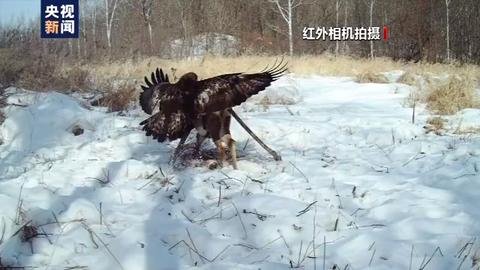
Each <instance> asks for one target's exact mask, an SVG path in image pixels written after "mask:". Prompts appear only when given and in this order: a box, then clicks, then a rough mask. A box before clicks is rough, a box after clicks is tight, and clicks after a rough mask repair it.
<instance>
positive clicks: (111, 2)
mask: <svg viewBox="0 0 480 270" xmlns="http://www.w3.org/2000/svg"><path fill="white" fill-rule="evenodd" d="M118 1H119V0H105V27H106V34H107V45H108V51H109V53H111V52H112V25H113V19H114V18H115V10H116V9H117V4H118Z"/></svg>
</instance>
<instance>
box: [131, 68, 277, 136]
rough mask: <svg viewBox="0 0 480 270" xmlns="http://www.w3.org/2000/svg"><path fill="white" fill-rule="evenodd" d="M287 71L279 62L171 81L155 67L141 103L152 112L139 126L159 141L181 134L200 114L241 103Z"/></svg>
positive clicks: (145, 110)
mask: <svg viewBox="0 0 480 270" xmlns="http://www.w3.org/2000/svg"><path fill="white" fill-rule="evenodd" d="M285 71H286V64H282V62H280V63H279V64H277V65H274V66H273V67H272V68H271V69H268V70H266V71H263V72H260V73H254V74H243V73H232V74H224V75H220V76H217V77H213V78H210V79H206V80H201V81H197V80H196V75H195V80H194V81H193V82H192V81H191V78H190V79H189V80H190V81H188V83H186V81H182V78H183V77H182V78H180V80H179V81H178V82H177V83H174V84H172V83H170V82H169V80H168V76H167V75H166V74H164V73H163V71H162V70H161V69H160V70H159V69H158V68H157V70H156V71H155V73H153V72H152V75H151V80H152V82H150V81H149V80H148V78H147V77H145V83H146V84H147V85H146V86H143V85H142V89H143V92H142V93H141V94H140V105H141V107H142V109H143V111H144V112H145V113H147V114H153V116H151V117H150V118H148V119H146V120H144V121H142V122H141V123H140V125H142V126H143V130H144V131H145V132H146V135H147V136H153V138H154V139H157V140H158V141H159V142H163V141H165V140H167V139H168V140H170V141H173V140H175V139H178V138H181V137H184V136H186V135H188V133H190V131H191V129H192V128H193V121H194V120H195V119H197V118H198V117H200V115H202V114H207V113H212V112H216V111H221V110H225V109H228V108H231V107H233V106H236V105H240V104H241V103H242V102H244V101H245V100H247V98H249V97H250V96H252V95H255V94H257V93H258V92H260V91H262V90H264V89H265V88H266V87H268V86H269V85H270V84H271V83H272V82H273V81H275V80H277V79H278V78H279V77H280V76H282V75H283V73H284V72H285Z"/></svg>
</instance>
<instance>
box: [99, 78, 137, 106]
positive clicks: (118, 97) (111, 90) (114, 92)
mask: <svg viewBox="0 0 480 270" xmlns="http://www.w3.org/2000/svg"><path fill="white" fill-rule="evenodd" d="M101 88H102V91H103V92H104V94H103V96H102V97H101V98H99V99H97V100H95V101H93V102H92V103H91V105H93V106H101V107H107V108H108V112H122V111H125V110H127V109H128V108H129V106H130V105H131V104H132V103H133V102H135V101H136V99H137V96H138V95H137V91H136V89H135V85H134V84H133V83H131V82H128V81H124V82H108V83H105V84H103V86H102V87H101Z"/></svg>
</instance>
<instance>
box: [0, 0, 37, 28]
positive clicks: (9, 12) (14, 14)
mask: <svg viewBox="0 0 480 270" xmlns="http://www.w3.org/2000/svg"><path fill="white" fill-rule="evenodd" d="M39 16H40V0H0V24H2V25H12V24H13V25H15V24H17V23H18V22H21V21H24V20H26V21H27V22H28V21H31V20H35V19H36V18H39Z"/></svg>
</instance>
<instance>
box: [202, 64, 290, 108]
mask: <svg viewBox="0 0 480 270" xmlns="http://www.w3.org/2000/svg"><path fill="white" fill-rule="evenodd" d="M285 71H286V64H284V65H282V62H280V63H279V64H278V65H274V66H273V67H272V68H271V69H268V70H266V71H264V72H260V73H254V74H243V73H233V74H225V75H220V76H217V77H213V78H210V79H206V80H202V81H199V82H198V90H199V93H198V95H197V97H196V99H195V100H194V109H195V111H196V112H197V113H211V112H216V111H220V110H225V109H228V108H231V107H234V106H237V105H240V104H241V103H243V102H244V101H245V100H247V98H249V97H251V96H253V95H256V94H258V92H260V91H262V90H264V89H265V88H267V87H268V86H270V84H271V83H272V82H273V81H275V80H277V79H278V78H279V77H280V76H282V75H283V73H284V72H285Z"/></svg>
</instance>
